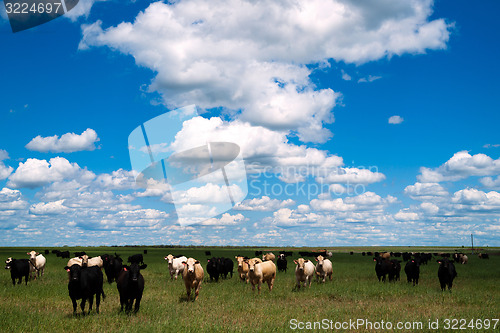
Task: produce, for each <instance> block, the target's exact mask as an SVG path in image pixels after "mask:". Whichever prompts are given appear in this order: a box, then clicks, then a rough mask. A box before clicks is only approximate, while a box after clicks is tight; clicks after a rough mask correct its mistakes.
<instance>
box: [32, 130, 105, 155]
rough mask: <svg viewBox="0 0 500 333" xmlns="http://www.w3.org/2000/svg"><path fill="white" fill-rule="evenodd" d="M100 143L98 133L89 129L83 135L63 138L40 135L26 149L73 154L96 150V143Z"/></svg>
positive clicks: (73, 134)
mask: <svg viewBox="0 0 500 333" xmlns="http://www.w3.org/2000/svg"><path fill="white" fill-rule="evenodd" d="M98 141H99V137H98V136H97V133H96V132H95V131H94V130H93V129H91V128H87V129H86V130H85V131H84V132H83V133H82V134H80V135H78V134H75V133H66V134H63V135H62V136H61V137H58V136H57V135H54V136H48V137H42V136H40V135H38V136H37V137H35V138H33V139H32V140H31V141H30V142H29V143H28V144H27V145H26V148H27V149H29V150H33V151H38V152H42V153H46V152H53V153H72V152H76V151H83V150H94V149H95V148H96V147H95V143H96V142H98Z"/></svg>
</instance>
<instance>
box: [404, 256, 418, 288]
mask: <svg viewBox="0 0 500 333" xmlns="http://www.w3.org/2000/svg"><path fill="white" fill-rule="evenodd" d="M405 274H406V280H407V281H408V283H410V282H412V283H413V285H414V286H415V285H416V284H417V285H418V279H419V277H420V262H419V261H418V260H417V259H411V260H408V262H407V263H406V266H405Z"/></svg>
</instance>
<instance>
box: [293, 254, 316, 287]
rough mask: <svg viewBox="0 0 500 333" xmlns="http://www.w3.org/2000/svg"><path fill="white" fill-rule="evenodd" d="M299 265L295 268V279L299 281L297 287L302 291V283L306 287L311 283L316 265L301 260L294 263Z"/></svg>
mask: <svg viewBox="0 0 500 333" xmlns="http://www.w3.org/2000/svg"><path fill="white" fill-rule="evenodd" d="M293 262H294V263H296V264H297V267H295V279H296V280H297V287H298V288H299V289H300V285H301V283H304V287H306V286H307V285H308V284H309V287H311V283H312V280H313V276H314V264H313V263H312V262H311V261H310V260H306V259H303V258H299V259H297V260H294V261H293Z"/></svg>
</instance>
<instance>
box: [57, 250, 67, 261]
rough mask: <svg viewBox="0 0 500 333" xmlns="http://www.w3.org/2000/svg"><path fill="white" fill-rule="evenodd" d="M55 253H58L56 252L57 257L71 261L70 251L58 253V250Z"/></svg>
mask: <svg viewBox="0 0 500 333" xmlns="http://www.w3.org/2000/svg"><path fill="white" fill-rule="evenodd" d="M55 251H57V252H56V256H57V257H60V258H63V259H65V258H67V259H69V251H58V250H55Z"/></svg>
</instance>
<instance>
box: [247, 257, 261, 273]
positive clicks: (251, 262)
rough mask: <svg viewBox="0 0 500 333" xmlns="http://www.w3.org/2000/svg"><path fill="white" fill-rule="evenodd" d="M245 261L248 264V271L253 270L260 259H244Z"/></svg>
mask: <svg viewBox="0 0 500 333" xmlns="http://www.w3.org/2000/svg"><path fill="white" fill-rule="evenodd" d="M245 262H246V263H247V264H248V270H249V271H250V272H253V271H254V270H255V266H256V265H257V264H259V263H260V261H259V260H257V258H253V259H247V260H245Z"/></svg>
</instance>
